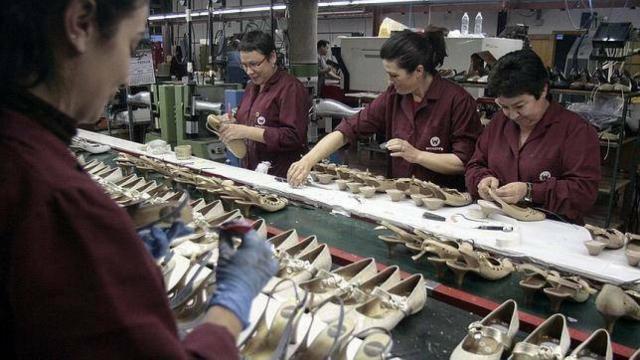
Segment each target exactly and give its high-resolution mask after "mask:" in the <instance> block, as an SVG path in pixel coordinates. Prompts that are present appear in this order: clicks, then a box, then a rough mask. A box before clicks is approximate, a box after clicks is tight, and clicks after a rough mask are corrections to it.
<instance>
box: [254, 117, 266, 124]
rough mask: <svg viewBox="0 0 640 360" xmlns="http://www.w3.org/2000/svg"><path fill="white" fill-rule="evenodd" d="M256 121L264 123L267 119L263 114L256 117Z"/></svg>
mask: <svg viewBox="0 0 640 360" xmlns="http://www.w3.org/2000/svg"><path fill="white" fill-rule="evenodd" d="M256 122H257V123H258V125H264V123H265V122H267V119H265V118H264V116H260V117H258V119H257V120H256Z"/></svg>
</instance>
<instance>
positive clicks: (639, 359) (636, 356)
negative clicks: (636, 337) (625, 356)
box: [629, 349, 640, 360]
mask: <svg viewBox="0 0 640 360" xmlns="http://www.w3.org/2000/svg"><path fill="white" fill-rule="evenodd" d="M629 360H640V349H638V350H636V352H634V353H633V354H632V355H631V357H629Z"/></svg>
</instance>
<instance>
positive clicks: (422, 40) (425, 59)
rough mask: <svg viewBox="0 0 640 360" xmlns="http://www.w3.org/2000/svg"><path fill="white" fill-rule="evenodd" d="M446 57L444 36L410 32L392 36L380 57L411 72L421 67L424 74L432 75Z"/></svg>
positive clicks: (440, 33)
mask: <svg viewBox="0 0 640 360" xmlns="http://www.w3.org/2000/svg"><path fill="white" fill-rule="evenodd" d="M446 56H447V51H446V46H445V44H444V35H443V33H442V32H441V31H430V32H426V33H417V32H413V31H410V30H404V31H402V32H399V33H396V34H394V35H392V36H391V37H390V38H389V40H387V41H386V42H385V43H384V45H382V49H380V57H381V58H383V59H384V60H395V61H396V62H397V64H398V66H399V67H400V68H402V69H405V70H406V71H409V72H413V71H415V70H416V68H417V67H418V65H422V66H423V67H424V70H425V71H426V72H429V73H430V74H432V75H434V74H436V72H437V70H436V68H437V67H438V66H441V65H442V63H443V62H444V58H445V57H446Z"/></svg>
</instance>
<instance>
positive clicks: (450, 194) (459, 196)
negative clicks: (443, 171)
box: [423, 181, 473, 207]
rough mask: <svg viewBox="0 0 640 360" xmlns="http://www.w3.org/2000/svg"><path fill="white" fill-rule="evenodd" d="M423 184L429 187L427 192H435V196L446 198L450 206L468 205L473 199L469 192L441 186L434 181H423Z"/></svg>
mask: <svg viewBox="0 0 640 360" xmlns="http://www.w3.org/2000/svg"><path fill="white" fill-rule="evenodd" d="M423 186H424V187H425V188H426V189H427V194H426V195H429V193H431V194H433V195H434V197H437V198H439V199H442V200H444V203H445V205H449V206H456V207H457V206H467V205H469V204H471V202H472V201H473V199H472V198H471V195H470V194H469V193H467V192H460V191H458V190H456V189H449V188H444V187H440V186H438V185H436V184H434V183H432V182H428V181H426V182H423Z"/></svg>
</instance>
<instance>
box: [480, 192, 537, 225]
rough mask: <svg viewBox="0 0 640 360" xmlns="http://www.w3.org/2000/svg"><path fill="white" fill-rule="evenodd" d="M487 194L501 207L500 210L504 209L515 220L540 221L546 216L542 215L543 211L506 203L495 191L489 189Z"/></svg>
mask: <svg viewBox="0 0 640 360" xmlns="http://www.w3.org/2000/svg"><path fill="white" fill-rule="evenodd" d="M489 195H490V196H491V198H492V199H493V201H495V202H496V203H498V205H499V206H500V208H501V209H502V211H504V213H505V214H507V215H508V216H510V217H512V218H514V219H516V220H520V221H542V220H544V219H545V218H546V216H545V215H544V213H543V212H541V211H538V210H535V209H532V208H528V207H527V208H525V207H520V206H517V205H513V204H507V203H506V202H505V201H504V200H502V199H501V198H500V197H499V196H498V195H496V193H495V192H494V191H493V190H491V189H489Z"/></svg>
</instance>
